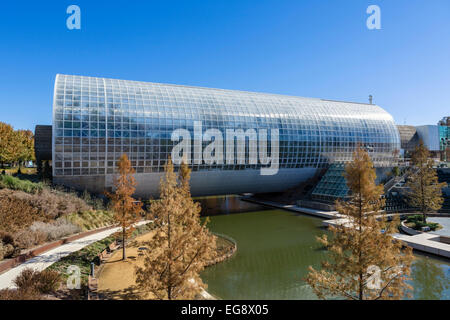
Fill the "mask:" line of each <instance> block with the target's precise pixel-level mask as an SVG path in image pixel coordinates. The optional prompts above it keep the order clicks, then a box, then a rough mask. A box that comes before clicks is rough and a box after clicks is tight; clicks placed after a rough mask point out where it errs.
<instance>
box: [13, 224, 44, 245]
mask: <svg viewBox="0 0 450 320" xmlns="http://www.w3.org/2000/svg"><path fill="white" fill-rule="evenodd" d="M46 240H47V234H45V233H43V232H40V231H31V230H29V229H27V230H22V231H19V232H17V233H16V234H15V238H14V243H15V244H16V246H17V247H18V248H21V249H28V248H31V247H34V246H37V245H39V244H42V243H44V242H45V241H46Z"/></svg>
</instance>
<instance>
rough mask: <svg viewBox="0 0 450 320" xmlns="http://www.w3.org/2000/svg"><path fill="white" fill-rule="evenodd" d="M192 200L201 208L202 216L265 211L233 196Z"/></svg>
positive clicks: (263, 208)
mask: <svg viewBox="0 0 450 320" xmlns="http://www.w3.org/2000/svg"><path fill="white" fill-rule="evenodd" d="M194 200H195V201H196V202H199V203H200V205H201V206H202V211H201V213H200V214H201V215H202V216H215V215H222V214H230V213H241V212H253V211H261V210H267V208H266V207H263V206H260V205H258V204H254V203H251V202H246V201H241V200H240V197H239V196H235V195H226V196H213V197H205V198H194Z"/></svg>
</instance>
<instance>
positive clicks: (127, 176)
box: [107, 154, 142, 260]
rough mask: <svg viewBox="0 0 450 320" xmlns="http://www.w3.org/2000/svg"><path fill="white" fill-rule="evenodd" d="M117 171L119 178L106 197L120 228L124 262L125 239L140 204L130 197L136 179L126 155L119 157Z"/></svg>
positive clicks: (134, 187)
mask: <svg viewBox="0 0 450 320" xmlns="http://www.w3.org/2000/svg"><path fill="white" fill-rule="evenodd" d="M117 169H118V171H119V176H118V177H116V178H115V179H114V187H115V191H114V192H113V193H108V192H107V195H108V197H109V198H110V199H111V208H112V210H113V212H114V219H115V221H116V222H117V223H118V225H119V226H120V227H121V228H122V246H123V255H122V259H123V260H126V258H127V256H126V251H125V248H126V239H127V237H128V236H129V235H130V233H131V232H132V231H133V230H134V229H133V225H134V223H136V222H137V221H138V220H139V218H140V212H141V210H142V204H141V202H140V201H136V199H134V198H133V197H132V196H133V194H134V191H135V190H136V179H135V178H134V176H133V175H134V173H135V171H134V169H133V168H132V167H131V162H130V160H129V159H128V156H127V155H126V154H123V155H122V156H121V157H120V160H119V162H118V164H117Z"/></svg>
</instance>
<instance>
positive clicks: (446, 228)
mask: <svg viewBox="0 0 450 320" xmlns="http://www.w3.org/2000/svg"><path fill="white" fill-rule="evenodd" d="M428 221H429V222H435V223H439V224H440V225H441V226H442V229H440V230H436V231H432V232H431V233H435V234H438V235H441V236H447V237H450V218H440V217H428V218H427V222H428Z"/></svg>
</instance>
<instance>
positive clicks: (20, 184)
mask: <svg viewBox="0 0 450 320" xmlns="http://www.w3.org/2000/svg"><path fill="white" fill-rule="evenodd" d="M3 188H8V189H12V190H20V191H23V192H26V193H37V192H39V191H42V189H43V188H44V184H43V183H42V182H39V183H35V182H31V181H29V180H22V179H20V178H17V177H13V176H9V175H3V174H2V175H0V189H3Z"/></svg>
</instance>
